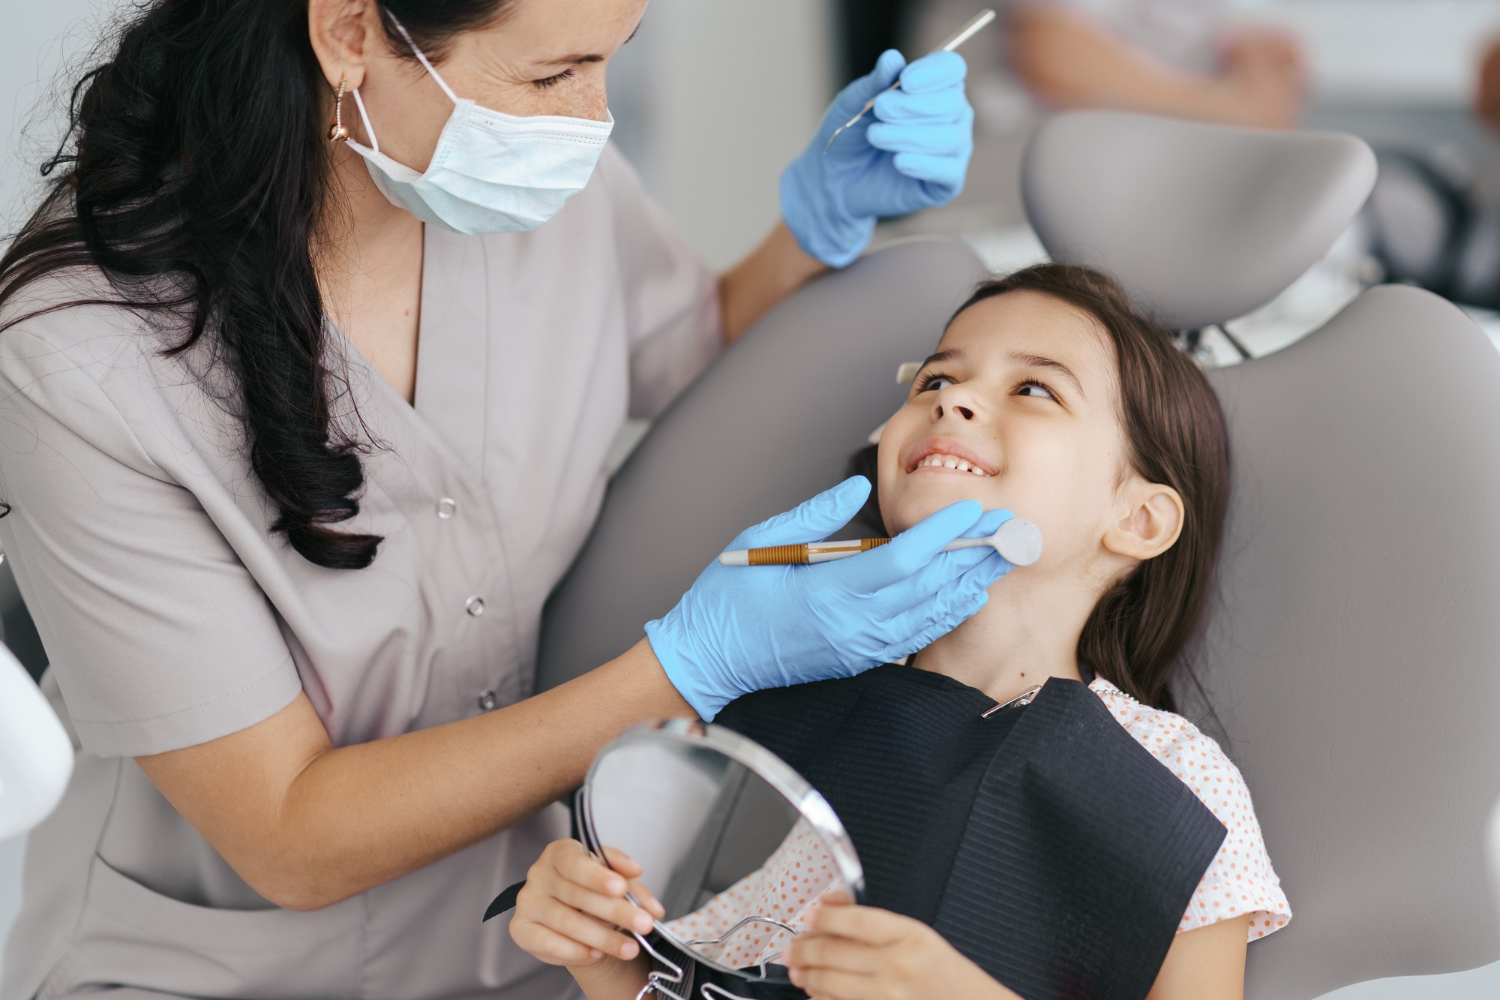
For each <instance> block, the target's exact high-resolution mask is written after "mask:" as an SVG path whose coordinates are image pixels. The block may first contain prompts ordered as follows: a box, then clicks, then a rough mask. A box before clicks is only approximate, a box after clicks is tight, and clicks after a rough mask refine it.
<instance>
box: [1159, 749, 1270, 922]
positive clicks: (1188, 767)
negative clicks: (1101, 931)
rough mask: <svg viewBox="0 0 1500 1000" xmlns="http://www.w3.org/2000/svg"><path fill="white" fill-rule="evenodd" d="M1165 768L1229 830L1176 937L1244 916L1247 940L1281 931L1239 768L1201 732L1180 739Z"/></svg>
mask: <svg viewBox="0 0 1500 1000" xmlns="http://www.w3.org/2000/svg"><path fill="white" fill-rule="evenodd" d="M1168 766H1169V767H1171V768H1172V770H1173V773H1175V774H1176V775H1177V776H1178V777H1179V778H1181V779H1182V780H1183V781H1185V782H1186V783H1187V784H1188V786H1189V787H1191V788H1192V790H1193V791H1194V792H1195V793H1197V795H1198V798H1199V799H1201V800H1202V801H1203V804H1204V805H1206V806H1208V808H1209V809H1210V810H1211V811H1212V812H1213V814H1214V815H1215V816H1217V817H1218V819H1219V822H1220V823H1223V824H1224V828H1225V829H1226V830H1227V831H1228V832H1227V834H1226V835H1225V837H1224V843H1223V844H1221V845H1220V846H1219V851H1218V853H1217V854H1215V855H1214V859H1213V861H1211V862H1210V863H1209V866H1208V870H1207V871H1206V872H1204V873H1203V878H1202V879H1201V880H1200V881H1199V883H1198V888H1197V889H1196V890H1194V892H1193V898H1192V900H1191V901H1190V902H1189V903H1188V908H1187V912H1186V913H1184V914H1183V916H1182V922H1181V923H1180V924H1179V925H1178V928H1177V931H1178V933H1179V934H1180V933H1182V932H1183V931H1190V930H1195V929H1197V928H1199V927H1207V926H1208V925H1210V924H1215V923H1218V922H1219V921H1221V920H1228V919H1229V918H1231V917H1239V916H1244V915H1245V914H1249V915H1250V928H1249V932H1248V938H1249V940H1251V941H1254V940H1257V939H1258V938H1263V937H1265V936H1266V935H1267V934H1270V933H1272V932H1273V931H1278V930H1280V929H1281V928H1283V927H1285V926H1286V925H1287V922H1288V921H1289V920H1291V919H1292V911H1291V910H1290V909H1289V908H1288V906H1287V899H1286V894H1285V893H1283V892H1282V891H1281V880H1280V879H1279V878H1277V876H1276V871H1275V869H1273V868H1272V867H1271V858H1270V855H1269V854H1267V853H1266V843H1265V840H1264V839H1263V838H1262V837H1261V832H1260V821H1259V820H1257V819H1256V818H1255V807H1254V805H1252V804H1251V801H1250V790H1249V788H1247V787H1246V785H1245V779H1244V778H1243V777H1241V775H1240V771H1239V768H1237V767H1235V766H1234V763H1233V762H1232V761H1230V759H1229V758H1228V757H1227V756H1225V754H1224V751H1223V750H1221V749H1220V748H1219V745H1218V743H1216V742H1214V740H1213V739H1212V738H1211V737H1209V736H1205V735H1204V734H1202V733H1195V734H1193V736H1192V737H1191V738H1188V739H1185V740H1184V741H1183V743H1182V745H1181V749H1180V752H1179V753H1178V754H1177V755H1176V757H1175V759H1174V760H1172V761H1171V762H1169V763H1168Z"/></svg>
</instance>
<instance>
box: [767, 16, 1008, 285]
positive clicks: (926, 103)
mask: <svg viewBox="0 0 1500 1000" xmlns="http://www.w3.org/2000/svg"><path fill="white" fill-rule="evenodd" d="M986 13H987V14H989V18H988V19H986V18H985V17H984V16H983V15H981V17H979V18H976V19H975V20H974V21H972V22H970V24H969V25H968V26H967V27H966V28H965V29H964V31H962V32H960V33H959V34H958V35H956V36H955V37H954V39H953V40H952V41H950V42H949V43H948V45H947V46H945V47H944V50H940V51H937V52H934V53H932V54H931V55H927V56H923V57H922V58H921V59H918V60H917V61H916V62H914V63H912V64H910V65H907V63H906V59H905V57H903V56H902V55H901V53H900V52H897V51H896V50H894V49H890V50H888V51H886V52H885V53H883V54H882V55H881V57H880V59H879V60H878V61H877V62H876V64H875V69H874V71H873V72H872V73H870V74H869V75H868V76H864V77H861V78H860V79H858V80H855V81H854V82H853V83H851V84H849V86H847V87H845V88H844V89H843V91H842V92H840V93H839V95H838V97H836V98H834V101H833V104H832V105H831V106H830V107H829V108H828V111H827V113H826V114H825V115H824V116H823V123H822V125H821V126H820V127H819V129H818V133H817V135H815V136H814V137H813V141H812V143H811V144H810V145H809V146H808V147H807V150H806V152H804V153H803V154H802V155H801V156H800V157H798V158H797V159H796V160H795V161H793V162H792V164H791V166H789V167H787V168H786V171H785V172H784V173H783V174H782V175H781V213H782V217H783V218H784V219H785V220H786V224H787V228H788V229H790V230H791V231H792V235H793V236H795V237H796V238H797V243H798V245H800V246H801V247H802V249H803V250H804V251H806V252H807V253H808V254H810V255H811V256H813V257H816V258H817V259H818V260H820V261H822V262H823V263H824V264H827V265H828V266H829V267H845V266H847V265H848V264H850V263H852V262H853V261H854V260H855V258H857V257H858V256H859V255H860V253H861V252H862V251H863V250H864V248H865V247H866V246H867V245H868V244H869V242H870V237H871V236H872V235H873V234H874V232H875V220H876V219H880V218H886V217H889V216H895V215H906V214H909V213H911V212H915V211H917V210H918V209H923V208H931V207H934V206H937V205H942V204H945V203H947V202H949V201H951V200H953V198H955V197H957V195H958V193H959V192H960V191H962V190H963V186H964V177H965V175H966V174H967V173H968V169H969V157H970V155H971V154H972V153H973V151H974V109H973V108H971V107H970V106H969V100H968V98H967V97H966V96H965V95H964V76H965V74H966V72H967V67H966V65H965V63H964V60H963V57H962V56H960V55H958V54H957V53H955V52H952V51H948V49H951V48H954V47H957V45H959V44H961V43H962V42H963V41H964V40H966V39H967V38H968V37H969V36H971V35H972V34H973V33H974V32H975V31H977V30H978V29H979V28H982V27H984V25H985V24H988V23H989V20H992V19H993V13H992V12H986ZM898 81H899V83H900V86H899V87H894V88H893V84H895V83H897V82H898ZM872 100H873V101H874V107H873V108H872V109H871V110H872V111H873V114H866V115H863V116H862V117H859V118H858V120H857V121H855V120H854V119H855V118H856V116H859V115H860V113H861V111H862V109H863V108H864V107H865V105H866V104H867V103H869V102H871V101H872Z"/></svg>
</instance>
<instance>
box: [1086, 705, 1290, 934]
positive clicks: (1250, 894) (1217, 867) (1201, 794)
mask: <svg viewBox="0 0 1500 1000" xmlns="http://www.w3.org/2000/svg"><path fill="white" fill-rule="evenodd" d="M1089 687H1090V689H1091V690H1093V691H1094V692H1095V693H1096V694H1098V695H1099V697H1100V698H1102V699H1103V701H1104V704H1105V705H1106V706H1107V707H1108V708H1109V710H1110V714H1111V715H1113V716H1114V717H1115V721H1117V722H1119V723H1120V725H1122V726H1123V727H1125V730H1126V732H1128V733H1130V735H1131V736H1133V737H1135V739H1136V741H1137V742H1139V743H1140V744H1141V745H1142V746H1143V747H1145V748H1146V749H1147V750H1149V751H1150V752H1151V755H1152V756H1153V757H1155V758H1156V759H1157V760H1158V761H1160V762H1161V763H1162V764H1163V765H1165V766H1166V768H1167V770H1169V771H1171V772H1172V773H1173V774H1175V775H1176V776H1177V777H1178V779H1179V780H1181V781H1182V782H1183V783H1184V784H1186V785H1187V786H1188V787H1189V788H1191V789H1192V790H1193V793H1194V794H1195V795H1197V796H1198V798H1199V800H1201V801H1202V802H1203V804H1204V805H1206V806H1208V808H1209V811H1210V812H1212V813H1213V814H1214V816H1216V817H1217V818H1218V820H1219V822H1220V823H1223V824H1224V829H1225V831H1226V833H1225V836H1224V842H1223V843H1222V844H1220V845H1219V850H1218V853H1217V854H1215V855H1214V858H1213V860H1212V861H1211V862H1209V865H1208V869H1207V870H1206V871H1205V872H1204V873H1203V878H1202V879H1200V880H1199V882H1198V888H1197V889H1195V890H1194V891H1193V896H1192V899H1191V900H1189V901H1188V908H1187V912H1185V913H1184V914H1183V915H1182V921H1181V923H1179V924H1178V926H1177V933H1179V934H1181V933H1183V932H1184V931H1191V930H1196V929H1197V928H1199V927H1207V926H1208V925H1210V924H1215V923H1218V922H1219V921H1221V920H1228V919H1230V918H1232V917H1239V916H1244V915H1246V914H1249V916H1250V927H1249V931H1248V938H1249V940H1251V941H1254V940H1256V939H1258V938H1263V937H1265V936H1266V935H1267V934H1270V933H1272V932H1273V931H1277V930H1280V929H1281V928H1283V927H1285V926H1286V925H1287V922H1288V921H1289V920H1291V919H1292V911H1291V909H1290V907H1289V906H1288V905H1287V899H1286V894H1285V893H1283V892H1282V891H1281V880H1280V879H1279V878H1277V876H1276V870H1275V869H1274V868H1272V867H1271V858H1270V856H1269V855H1268V854H1267V853H1266V843H1265V840H1264V839H1263V838H1262V837H1261V832H1260V821H1259V820H1257V819H1256V818H1255V807H1254V805H1252V804H1251V801H1250V789H1249V788H1248V787H1247V786H1246V785H1245V779H1244V777H1243V776H1241V774H1240V770H1239V768H1237V767H1235V766H1234V762H1233V761H1231V760H1230V759H1229V757H1228V756H1227V755H1226V754H1225V753H1224V751H1223V750H1222V749H1221V748H1220V747H1219V744H1218V743H1217V742H1215V740H1214V739H1213V737H1211V736H1208V735H1205V734H1204V733H1203V732H1202V731H1201V730H1199V729H1198V727H1197V726H1195V725H1193V724H1192V723H1191V722H1189V721H1188V720H1186V719H1184V718H1183V717H1182V716H1180V715H1177V714H1176V713H1174V712H1166V711H1162V710H1161V709H1156V708H1151V707H1150V706H1147V705H1142V704H1141V703H1140V702H1138V701H1136V700H1135V699H1134V698H1132V697H1130V696H1129V695H1127V694H1125V692H1123V691H1121V690H1120V689H1119V688H1117V687H1115V686H1114V685H1113V684H1110V683H1108V682H1107V681H1105V680H1104V679H1103V678H1096V679H1095V680H1094V681H1093V682H1092V683H1091V684H1090V685H1089Z"/></svg>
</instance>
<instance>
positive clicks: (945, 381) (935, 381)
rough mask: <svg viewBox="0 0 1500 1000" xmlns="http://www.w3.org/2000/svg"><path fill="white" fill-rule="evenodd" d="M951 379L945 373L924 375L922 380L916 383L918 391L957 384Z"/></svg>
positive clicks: (944, 387)
mask: <svg viewBox="0 0 1500 1000" xmlns="http://www.w3.org/2000/svg"><path fill="white" fill-rule="evenodd" d="M957 384H958V383H957V382H955V381H954V380H953V379H951V378H949V377H948V376H946V375H924V376H922V381H921V382H920V383H919V384H918V385H917V391H918V392H927V391H928V390H929V389H946V388H948V386H950V385H957Z"/></svg>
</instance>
